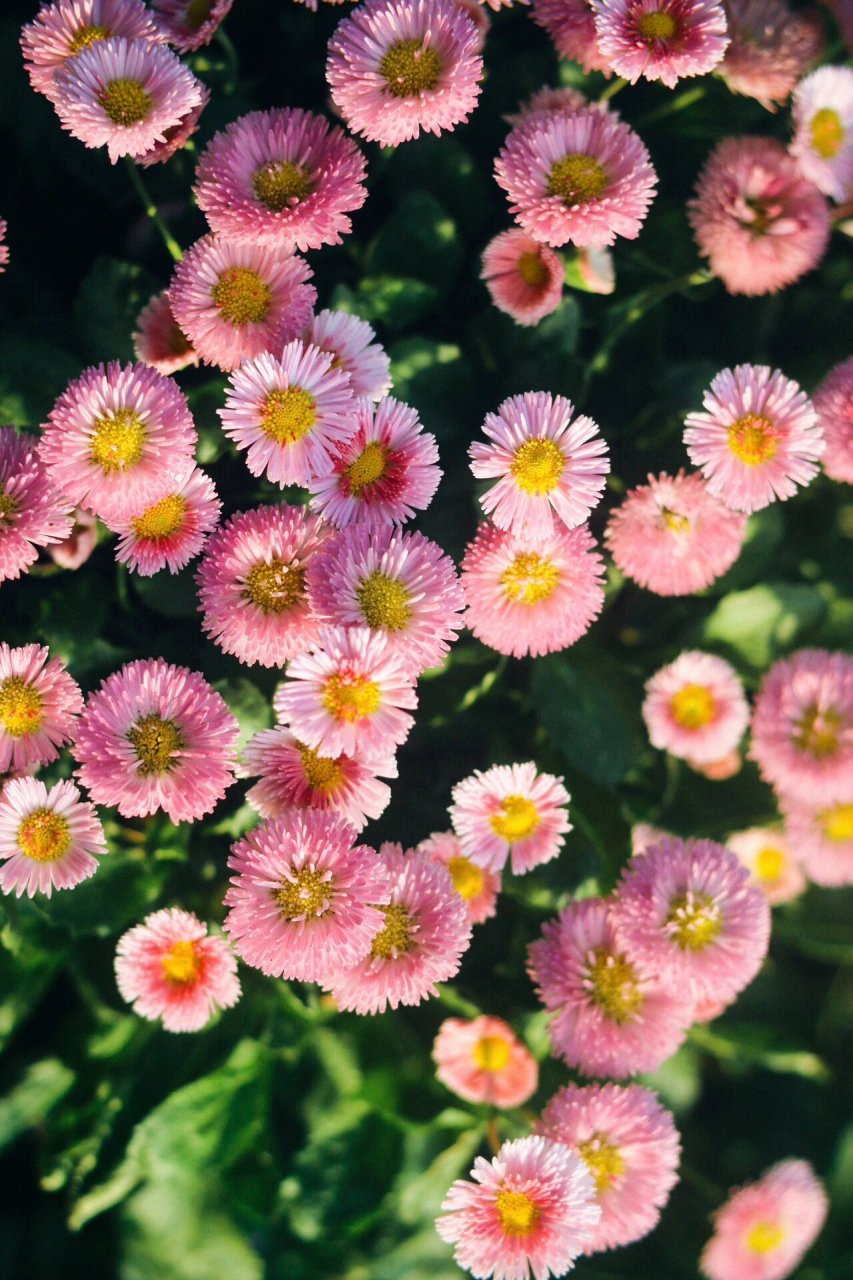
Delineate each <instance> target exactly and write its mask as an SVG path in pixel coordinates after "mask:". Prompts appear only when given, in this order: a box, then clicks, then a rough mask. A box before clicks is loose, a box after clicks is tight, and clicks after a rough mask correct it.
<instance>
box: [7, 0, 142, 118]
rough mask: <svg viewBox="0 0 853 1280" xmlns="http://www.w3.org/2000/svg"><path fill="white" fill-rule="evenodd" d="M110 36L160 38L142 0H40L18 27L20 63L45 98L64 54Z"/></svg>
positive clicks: (52, 92)
mask: <svg viewBox="0 0 853 1280" xmlns="http://www.w3.org/2000/svg"><path fill="white" fill-rule="evenodd" d="M110 36H124V37H125V39H128V40H150V41H152V42H157V41H161V40H162V39H163V37H162V36H161V35H160V32H159V31H158V30H157V27H156V26H155V24H154V22H153V20H152V17H151V13H150V11H149V10H148V9H147V8H146V6H145V5H144V4H143V2H142V0H56V3H55V4H43V5H42V6H41V8H40V9H39V11H38V13H37V14H36V16H35V18H34V19H33V21H32V22H28V23H27V25H26V26H25V27H24V28H23V30H22V31H21V48H22V50H23V53H24V66H25V68H26V71H27V75H28V76H29V78H30V84H31V85H32V87H33V88H34V89H35V90H36V92H37V93H43V94H44V95H45V96H46V97H47V98H49V99H50V100H51V101H53V100H54V97H55V89H54V84H53V78H54V75H55V73H56V72H57V71H58V70H59V68H60V67H62V66H63V65H64V64H65V62H66V61H67V60H68V59H69V58H73V57H75V56H76V55H77V54H78V53H80V51H81V50H82V49H88V48H89V46H90V45H92V44H95V43H96V42H98V41H100V40H107V39H109V37H110Z"/></svg>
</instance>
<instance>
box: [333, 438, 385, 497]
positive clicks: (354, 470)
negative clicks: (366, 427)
mask: <svg viewBox="0 0 853 1280" xmlns="http://www.w3.org/2000/svg"><path fill="white" fill-rule="evenodd" d="M387 466H388V450H387V449H386V448H385V446H384V445H382V444H380V443H379V441H378V440H371V441H370V442H369V443H368V444H366V445H365V446H364V448H363V449H362V451H361V453H360V454H359V455H358V457H357V458H356V459H355V461H354V462H351V463H350V464H349V466H348V467H346V468H345V470H344V474H345V476H346V478H347V480H348V482H349V488H350V493H354V494H356V495H358V494H360V493H361V492H362V491H363V490H364V489H366V488H367V486H368V485H371V484H375V483H376V481H377V480H379V479H381V477H382V476H384V474H385V469H386V467H387Z"/></svg>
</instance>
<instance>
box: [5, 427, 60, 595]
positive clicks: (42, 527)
mask: <svg viewBox="0 0 853 1280" xmlns="http://www.w3.org/2000/svg"><path fill="white" fill-rule="evenodd" d="M71 527H72V520H71V504H70V503H69V502H68V501H67V500H66V499H65V498H63V497H62V495H61V494H60V493H59V492H58V491H57V490H56V489H55V488H54V486H53V485H52V484H51V482H50V480H49V479H48V476H47V473H46V471H45V469H44V466H43V464H42V462H41V460H40V458H39V454H38V450H37V442H36V440H35V439H34V438H33V437H32V436H23V435H21V436H19V435H18V433H17V432H16V431H15V428H14V427H0V582H6V581H7V580H9V579H12V578H19V577H20V576H21V574H22V573H26V571H27V569H29V567H30V565H31V564H34V563H35V561H36V560H37V559H38V548H39V547H46V546H48V545H50V544H51V543H58V542H62V541H64V539H65V538H67V537H68V536H69V535H70V533H71Z"/></svg>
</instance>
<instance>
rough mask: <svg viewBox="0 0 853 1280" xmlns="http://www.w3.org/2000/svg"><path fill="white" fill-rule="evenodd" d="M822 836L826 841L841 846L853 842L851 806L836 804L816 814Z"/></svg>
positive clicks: (852, 811)
mask: <svg viewBox="0 0 853 1280" xmlns="http://www.w3.org/2000/svg"><path fill="white" fill-rule="evenodd" d="M818 818H819V820H820V824H821V826H822V827H823V831H824V835H825V836H826V838H827V839H828V840H834V841H837V842H838V843H839V844H842V843H843V842H844V841H845V840H853V804H836V805H833V807H832V808H831V809H824V810H822V812H821V813H819V814H818Z"/></svg>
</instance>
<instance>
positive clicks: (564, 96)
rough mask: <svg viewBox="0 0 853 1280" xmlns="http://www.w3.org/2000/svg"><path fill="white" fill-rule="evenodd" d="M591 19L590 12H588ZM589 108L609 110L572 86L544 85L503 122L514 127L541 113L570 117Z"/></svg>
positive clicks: (604, 104) (602, 103)
mask: <svg viewBox="0 0 853 1280" xmlns="http://www.w3.org/2000/svg"><path fill="white" fill-rule="evenodd" d="M591 19H592V11H591V10H590V20H591ZM591 106H597V107H598V108H599V110H600V111H609V110H610V104H609V103H608V102H599V103H593V102H591V101H590V99H589V98H588V97H587V96H586V94H585V93H581V91H580V89H575V88H574V86H573V85H560V86H559V87H558V88H556V89H555V88H553V87H552V86H551V85H549V84H545V85H543V86H542V88H541V89H537V90H536V91H535V92H534V93H531V95H530V97H529V98H527V99H526V100H525V101H524V102H520V103H519V104H518V110H517V111H515V112H513V114H512V115H507V116H504V120H505V121H506V122H507V124H509V125H512V126H513V127H514V126H515V125H517V124H522V123H523V122H524V121H525V120H529V119H530V117H531V116H534V115H540V114H541V113H543V112H544V113H545V114H546V115H549V114H551V113H552V112H556V113H557V114H558V115H569V116H570V115H574V113H575V112H576V111H586V110H587V108H588V107H591Z"/></svg>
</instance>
